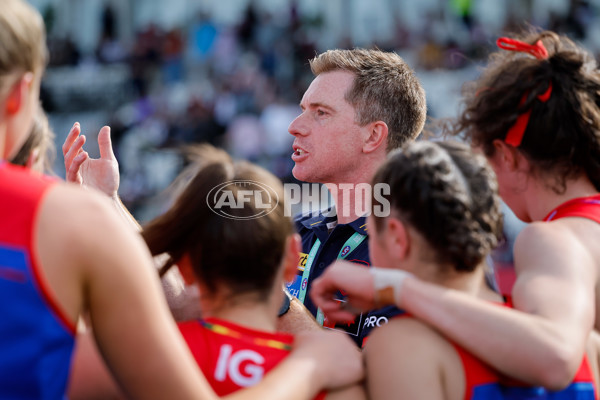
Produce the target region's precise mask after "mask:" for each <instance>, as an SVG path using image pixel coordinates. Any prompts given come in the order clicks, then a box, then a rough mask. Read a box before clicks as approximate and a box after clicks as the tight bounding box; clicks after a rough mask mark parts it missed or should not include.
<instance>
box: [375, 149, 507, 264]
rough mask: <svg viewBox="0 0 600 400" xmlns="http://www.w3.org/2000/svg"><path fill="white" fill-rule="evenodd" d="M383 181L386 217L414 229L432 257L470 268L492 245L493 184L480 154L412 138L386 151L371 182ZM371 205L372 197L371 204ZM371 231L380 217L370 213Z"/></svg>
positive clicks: (496, 232)
mask: <svg viewBox="0 0 600 400" xmlns="http://www.w3.org/2000/svg"><path fill="white" fill-rule="evenodd" d="M376 183H387V184H389V185H390V194H389V195H386V196H384V197H385V198H387V199H388V201H389V202H390V205H391V211H392V215H394V214H395V215H397V216H398V218H400V219H401V220H402V221H404V222H405V223H408V224H409V225H410V226H412V227H413V228H415V229H416V230H417V231H418V232H419V233H420V234H421V235H423V237H424V238H425V240H426V241H427V243H428V244H429V245H430V247H431V249H432V250H433V252H432V253H433V255H434V258H435V261H437V262H439V263H442V264H451V265H453V266H454V269H455V270H456V271H465V272H469V271H473V270H474V269H475V268H476V267H477V265H478V264H480V263H481V261H482V260H483V259H484V258H485V257H486V256H487V255H488V254H489V253H490V251H491V250H492V249H493V248H494V247H495V246H496V245H497V244H498V241H499V238H500V237H501V235H502V215H501V211H500V199H499V197H498V184H497V182H496V178H495V175H494V172H493V171H492V170H491V168H490V167H489V165H488V163H487V161H486V160H485V158H484V157H483V156H480V155H475V154H473V153H472V152H471V150H470V148H469V147H468V146H467V145H465V144H463V143H458V142H426V141H418V142H414V143H409V144H407V145H405V146H404V147H403V148H402V149H399V150H397V151H394V152H392V153H390V155H389V157H388V160H387V161H386V162H385V164H384V165H383V166H382V167H381V168H380V169H379V170H378V171H377V173H376V174H375V177H374V178H373V184H376ZM373 204H375V201H374V202H373ZM374 218H375V227H376V229H377V231H378V232H379V231H381V229H382V228H383V219H384V218H383V217H374Z"/></svg>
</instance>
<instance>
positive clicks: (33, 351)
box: [0, 162, 75, 400]
mask: <svg viewBox="0 0 600 400" xmlns="http://www.w3.org/2000/svg"><path fill="white" fill-rule="evenodd" d="M54 182H55V181H54V180H51V179H49V178H45V177H42V176H38V175H34V174H33V173H31V171H30V170H28V169H25V168H21V167H15V166H13V165H10V164H7V163H2V162H0V304H2V306H1V307H0V398H2V399H52V400H54V399H60V398H63V396H64V394H65V388H66V384H67V378H68V375H69V366H70V363H71V352H72V349H73V342H74V339H73V337H74V333H75V327H74V326H73V325H72V324H71V323H70V322H69V320H68V319H67V318H65V317H64V316H63V314H62V313H61V311H60V309H59V307H58V306H57V304H56V303H55V301H54V299H53V298H52V296H51V295H50V292H49V291H48V287H47V284H46V281H45V279H44V275H43V272H42V269H41V268H40V266H39V265H38V262H37V261H38V260H37V254H36V252H35V245H34V240H35V223H36V217H37V215H38V212H39V208H40V204H41V203H42V199H43V197H44V195H45V194H46V193H47V192H48V189H49V188H50V187H51V186H52V185H53V183H54Z"/></svg>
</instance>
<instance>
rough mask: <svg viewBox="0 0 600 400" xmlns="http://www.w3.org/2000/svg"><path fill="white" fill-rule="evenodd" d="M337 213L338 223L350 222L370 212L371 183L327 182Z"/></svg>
mask: <svg viewBox="0 0 600 400" xmlns="http://www.w3.org/2000/svg"><path fill="white" fill-rule="evenodd" d="M325 186H327V189H328V190H329V193H330V194H331V197H332V199H333V202H334V204H335V209H336V213H337V222H338V224H348V223H350V222H352V221H355V220H356V219H358V218H360V217H362V216H364V215H366V214H367V213H368V211H369V210H368V207H369V204H370V199H371V192H370V185H366V184H360V186H357V184H353V183H340V184H335V183H326V184H325Z"/></svg>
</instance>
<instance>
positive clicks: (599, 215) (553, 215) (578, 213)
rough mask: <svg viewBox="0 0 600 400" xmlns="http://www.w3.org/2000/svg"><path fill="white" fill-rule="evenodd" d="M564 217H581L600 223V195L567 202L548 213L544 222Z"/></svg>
mask: <svg viewBox="0 0 600 400" xmlns="http://www.w3.org/2000/svg"><path fill="white" fill-rule="evenodd" d="M565 217H582V218H587V219H591V220H592V221H596V222H598V223H600V194H598V195H595V196H588V197H579V198H576V199H572V200H569V201H567V202H565V203H563V204H561V205H560V206H558V207H556V208H555V209H554V210H552V211H550V213H548V215H547V216H546V218H544V221H545V222H548V221H552V220H555V219H559V218H565Z"/></svg>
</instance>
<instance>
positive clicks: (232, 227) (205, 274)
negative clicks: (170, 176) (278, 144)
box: [142, 145, 294, 300]
mask: <svg viewBox="0 0 600 400" xmlns="http://www.w3.org/2000/svg"><path fill="white" fill-rule="evenodd" d="M192 154H193V155H194V156H195V157H196V159H197V161H196V162H195V163H192V164H191V165H190V166H189V167H188V168H187V170H185V171H184V172H182V174H181V175H180V176H182V177H184V178H183V179H184V180H189V182H188V183H187V184H186V185H185V187H184V188H183V189H182V190H181V193H180V194H179V196H178V197H177V199H176V200H175V203H174V204H173V205H172V206H171V208H170V209H169V210H168V211H167V212H165V213H164V214H163V215H160V216H158V217H157V218H155V219H154V220H152V221H150V222H149V223H148V224H147V225H146V226H145V227H144V230H143V231H142V236H143V238H144V240H145V241H146V244H147V245H148V248H149V249H150V252H151V253H152V255H159V254H163V253H167V254H168V255H169V256H170V259H169V260H168V261H167V262H166V263H165V265H164V266H163V268H162V269H161V272H162V273H165V272H166V271H167V269H168V268H169V267H171V265H173V263H176V262H177V260H179V259H180V258H181V257H182V256H183V255H184V254H186V253H187V254H189V256H190V259H191V263H192V267H193V269H194V274H195V276H196V277H197V278H198V279H199V280H201V281H202V283H203V284H204V285H205V286H206V287H207V289H208V290H209V291H210V292H212V293H214V292H215V291H216V290H217V289H218V288H219V287H220V285H225V286H226V287H227V288H228V289H229V290H231V292H232V293H233V294H235V295H238V294H247V293H257V294H258V297H259V300H264V299H266V298H267V297H268V295H269V294H270V293H271V290H272V289H273V287H274V286H273V285H274V282H275V277H276V276H277V271H278V270H279V266H280V265H281V261H282V259H283V254H284V251H285V243H286V240H287V238H288V237H289V236H290V235H291V234H293V233H294V227H293V223H292V220H291V218H290V217H288V216H286V215H285V212H284V202H283V200H284V197H283V186H282V184H281V182H280V181H279V179H277V178H276V177H275V176H274V175H272V174H271V173H269V172H268V171H266V170H265V169H263V168H261V167H259V166H257V165H254V164H251V163H249V162H245V161H240V162H234V161H233V160H232V159H231V157H230V156H229V155H228V154H227V153H226V152H225V151H223V150H217V149H216V148H214V147H212V146H210V145H200V146H197V147H196V148H195V149H194V150H193V151H192ZM190 178H191V179H190ZM215 188H221V189H227V190H228V191H229V192H230V193H232V195H233V196H234V197H236V198H237V196H238V193H240V192H242V191H246V192H247V191H251V190H257V191H258V192H259V193H261V194H262V195H263V198H262V199H261V198H258V199H257V197H256V196H254V197H251V198H247V199H246V200H247V201H246V202H243V203H242V206H239V204H238V205H235V204H234V205H228V206H225V205H224V206H223V208H221V209H223V210H225V211H226V213H227V216H229V217H225V216H223V215H220V214H217V213H215V212H214V211H213V210H214V207H215V203H216V202H218V200H217V199H215V196H214V195H211V194H214V193H216V192H215V190H214V189H215ZM267 191H268V192H269V193H268V194H267ZM217 193H218V191H217ZM269 199H278V201H277V202H276V203H275V205H274V206H273V210H272V211H271V212H269V213H266V214H265V215H262V216H261V217H260V218H254V217H253V216H255V215H257V214H258V213H259V212H261V211H262V210H264V205H265V204H268V203H269Z"/></svg>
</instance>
